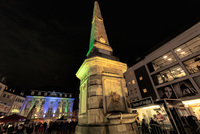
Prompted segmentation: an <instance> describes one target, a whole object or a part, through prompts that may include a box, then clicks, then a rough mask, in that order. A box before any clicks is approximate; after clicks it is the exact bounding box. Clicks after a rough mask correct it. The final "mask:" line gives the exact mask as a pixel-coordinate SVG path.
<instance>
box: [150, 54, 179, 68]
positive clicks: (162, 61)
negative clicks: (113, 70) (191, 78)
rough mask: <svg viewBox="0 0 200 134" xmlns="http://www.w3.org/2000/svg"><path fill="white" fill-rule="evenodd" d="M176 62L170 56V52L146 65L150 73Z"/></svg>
mask: <svg viewBox="0 0 200 134" xmlns="http://www.w3.org/2000/svg"><path fill="white" fill-rule="evenodd" d="M175 61H176V58H175V57H174V55H173V54H172V52H168V53H166V54H164V55H162V56H160V57H158V58H157V59H155V60H153V61H152V62H150V63H148V64H147V66H148V68H149V71H150V72H153V71H156V70H158V69H159V68H162V67H165V66H166V65H169V64H171V63H173V62H175Z"/></svg>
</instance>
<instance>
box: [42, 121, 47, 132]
mask: <svg viewBox="0 0 200 134" xmlns="http://www.w3.org/2000/svg"><path fill="white" fill-rule="evenodd" d="M43 127H44V132H46V129H47V123H46V122H44V124H43Z"/></svg>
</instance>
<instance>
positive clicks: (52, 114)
mask: <svg viewBox="0 0 200 134" xmlns="http://www.w3.org/2000/svg"><path fill="white" fill-rule="evenodd" d="M73 103H74V98H72V94H66V93H61V92H54V91H53V92H52V91H39V90H31V93H30V95H27V96H26V99H25V101H24V104H23V106H22V109H21V111H20V115H23V116H27V115H28V114H29V112H30V111H31V109H33V110H32V111H33V113H31V119H35V118H38V119H41V120H45V121H47V122H49V121H54V120H56V119H59V118H61V117H62V116H64V117H65V118H64V119H71V117H72V112H73ZM34 107H35V108H34Z"/></svg>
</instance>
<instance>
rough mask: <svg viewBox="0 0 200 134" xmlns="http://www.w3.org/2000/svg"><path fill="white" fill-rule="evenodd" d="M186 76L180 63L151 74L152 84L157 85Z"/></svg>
mask: <svg viewBox="0 0 200 134" xmlns="http://www.w3.org/2000/svg"><path fill="white" fill-rule="evenodd" d="M183 76H186V74H185V72H184V70H183V69H182V68H181V66H180V65H175V66H173V67H170V68H168V69H166V70H163V71H161V72H159V73H157V74H154V75H153V76H152V78H153V81H154V84H155V85H159V84H162V83H165V82H169V81H172V80H175V79H178V78H181V77H183Z"/></svg>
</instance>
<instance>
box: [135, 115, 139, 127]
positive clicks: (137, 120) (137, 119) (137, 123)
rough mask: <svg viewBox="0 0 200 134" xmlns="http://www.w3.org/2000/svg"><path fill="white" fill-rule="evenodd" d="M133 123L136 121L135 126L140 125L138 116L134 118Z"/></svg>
mask: <svg viewBox="0 0 200 134" xmlns="http://www.w3.org/2000/svg"><path fill="white" fill-rule="evenodd" d="M135 123H136V125H137V126H140V120H139V117H137V118H136V119H135Z"/></svg>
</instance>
